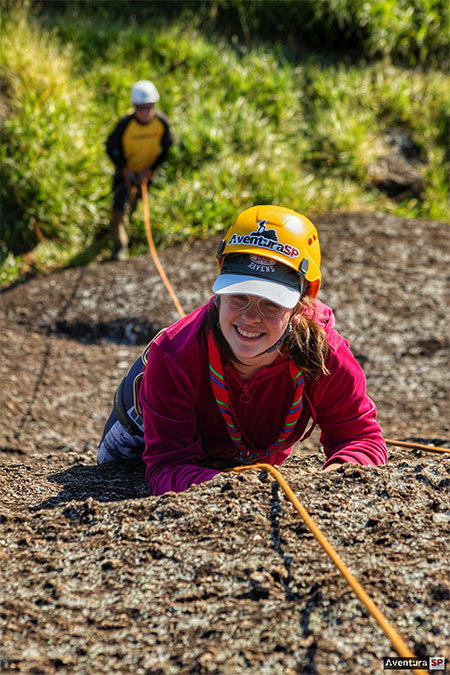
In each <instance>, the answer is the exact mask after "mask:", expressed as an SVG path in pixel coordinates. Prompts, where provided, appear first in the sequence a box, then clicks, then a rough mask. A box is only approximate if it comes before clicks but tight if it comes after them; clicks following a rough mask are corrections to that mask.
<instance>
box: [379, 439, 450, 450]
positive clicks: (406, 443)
mask: <svg viewBox="0 0 450 675" xmlns="http://www.w3.org/2000/svg"><path fill="white" fill-rule="evenodd" d="M383 438H384V437H383ZM384 440H385V443H386V444H387V445H398V447H399V448H417V450H427V451H428V452H444V453H445V452H446V453H447V454H450V449H449V448H438V447H436V446H435V445H424V444H423V443H413V442H412V441H394V440H392V439H391V438H385V439H384Z"/></svg>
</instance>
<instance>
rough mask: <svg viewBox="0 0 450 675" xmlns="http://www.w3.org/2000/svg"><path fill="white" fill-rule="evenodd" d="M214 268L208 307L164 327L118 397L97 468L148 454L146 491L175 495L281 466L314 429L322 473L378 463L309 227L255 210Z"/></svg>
mask: <svg viewBox="0 0 450 675" xmlns="http://www.w3.org/2000/svg"><path fill="white" fill-rule="evenodd" d="M217 259H218V262H219V266H220V273H219V275H218V277H217V279H216V281H215V283H214V285H213V292H214V295H213V297H212V298H211V299H210V301H209V302H208V303H207V304H206V305H203V306H202V307H199V308H198V309H196V310H195V311H193V312H192V313H191V314H189V315H188V316H186V317H184V318H181V319H180V320H178V321H177V322H176V323H174V324H173V325H171V326H169V327H168V328H166V329H164V330H163V331H161V332H160V333H159V334H158V335H157V336H156V337H155V338H154V339H153V341H152V342H151V343H150V345H149V346H148V347H147V348H146V350H145V351H144V355H143V357H142V358H139V359H138V360H137V361H136V362H135V363H134V364H133V366H132V367H131V368H130V371H129V372H128V374H127V375H126V376H125V378H124V380H123V381H122V383H121V385H120V387H119V388H118V390H117V391H116V395H115V405H114V409H113V411H112V413H111V415H110V417H109V420H108V422H107V424H106V426H105V430H104V434H103V438H102V440H101V442H100V445H99V448H98V456H97V457H98V462H99V463H100V464H101V463H103V462H109V461H119V462H120V461H121V462H124V461H127V460H130V459H139V458H142V459H143V461H144V462H145V464H146V478H147V482H148V485H149V491H150V494H152V495H159V494H162V493H164V492H167V491H171V490H173V491H175V492H180V491H183V490H186V489H187V488H188V487H189V486H191V485H193V484H196V483H201V482H202V481H205V480H210V479H212V478H214V476H215V475H217V473H218V472H219V471H220V470H224V469H227V468H230V467H233V466H237V465H239V464H248V463H256V462H264V463H269V464H273V465H275V464H276V465H279V464H282V463H283V462H284V461H285V459H286V458H287V457H288V455H289V454H290V453H291V451H292V449H293V445H294V443H296V442H298V441H300V442H301V441H302V440H304V439H306V438H307V437H308V436H309V435H310V434H311V432H312V429H313V428H314V426H315V425H316V424H317V425H318V426H319V427H320V429H321V436H320V441H321V443H322V446H323V450H324V453H325V463H324V466H323V470H324V471H331V470H333V469H336V468H338V467H339V466H341V464H343V463H345V462H351V463H355V464H362V465H366V466H374V465H378V464H386V462H387V449H386V444H385V442H384V440H383V437H382V433H381V429H380V426H379V424H378V422H377V420H376V408H375V405H374V403H373V402H372V401H371V399H370V398H369V397H368V395H367V393H366V380H365V376H364V374H363V371H362V370H361V367H360V366H359V364H358V362H357V361H356V359H355V358H354V356H353V354H352V352H351V351H350V348H349V345H348V342H347V340H345V339H344V338H343V337H342V336H341V335H340V334H339V333H338V332H337V330H336V329H335V326H334V324H335V320H334V315H333V311H332V310H331V309H330V307H328V306H327V305H325V304H324V303H323V302H321V301H320V300H319V299H318V298H317V294H318V292H319V288H320V283H321V270H320V263H321V256H320V246H319V235H318V232H317V230H316V228H315V227H314V225H313V224H312V223H311V222H310V221H309V220H308V219H307V218H306V217H305V216H303V215H301V214H299V213H296V212H295V211H292V210H291V209H287V208H284V207H281V206H267V205H264V206H254V207H252V208H249V209H246V210H245V211H243V212H242V213H241V214H240V215H239V216H238V218H237V219H236V221H235V222H234V223H233V225H232V226H231V227H230V229H229V230H228V232H227V234H226V235H225V238H224V239H223V240H222V241H221V242H220V244H219V248H218V252H217ZM186 264H187V265H188V264H189V261H188V260H187V261H186ZM342 281H343V283H345V270H344V271H343V279H342ZM133 392H134V398H133Z"/></svg>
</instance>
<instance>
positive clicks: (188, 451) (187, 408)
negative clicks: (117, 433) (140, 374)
mask: <svg viewBox="0 0 450 675" xmlns="http://www.w3.org/2000/svg"><path fill="white" fill-rule="evenodd" d="M139 397H140V403H141V406H142V413H143V418H144V438H145V450H144V453H143V455H142V459H143V460H144V462H145V464H146V473H145V475H146V479H147V482H148V486H149V491H150V494H151V495H160V494H163V493H164V492H168V491H171V490H172V491H174V492H182V491H183V490H186V489H187V488H188V487H189V486H190V485H193V484H194V483H202V482H203V481H206V480H209V479H211V478H213V477H214V476H215V475H217V474H218V473H219V471H216V470H213V469H207V468H205V467H203V466H201V461H202V460H205V453H204V452H203V449H202V444H201V438H200V434H199V432H198V428H197V419H196V409H195V402H196V395H195V383H193V382H192V381H191V379H190V378H189V376H188V374H187V373H186V372H185V371H184V370H183V369H182V368H181V367H180V365H179V363H178V362H177V361H175V360H174V359H173V358H172V357H171V356H170V355H169V354H167V353H166V352H165V351H163V349H162V348H161V346H160V345H159V344H158V343H153V344H152V346H151V348H150V352H149V357H148V365H147V367H146V369H145V375H144V378H143V381H142V386H141V388H140V393H139Z"/></svg>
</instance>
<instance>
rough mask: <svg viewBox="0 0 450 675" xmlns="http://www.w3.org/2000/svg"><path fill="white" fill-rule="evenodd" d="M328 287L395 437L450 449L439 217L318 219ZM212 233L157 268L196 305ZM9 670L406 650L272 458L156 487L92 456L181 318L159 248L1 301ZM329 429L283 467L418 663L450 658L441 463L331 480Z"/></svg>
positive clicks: (180, 665)
mask: <svg viewBox="0 0 450 675" xmlns="http://www.w3.org/2000/svg"><path fill="white" fill-rule="evenodd" d="M312 220H313V222H314V223H315V224H316V225H317V228H318V230H319V235H320V238H321V248H322V256H323V285H322V288H321V291H320V296H319V297H320V298H321V299H322V300H323V301H324V302H326V303H327V304H329V305H330V306H331V307H332V308H333V309H334V311H335V314H336V322H337V328H338V330H339V332H340V333H341V334H342V335H344V336H345V337H346V338H347V339H348V340H349V341H350V345H351V347H352V350H353V352H354V354H355V356H356V358H357V359H358V361H359V362H360V363H361V365H362V367H363V368H364V371H365V373H366V376H367V386H368V392H369V395H370V396H371V397H372V398H373V399H374V401H375V403H376V405H377V408H378V418H379V421H380V423H381V426H382V428H383V431H384V434H385V436H386V437H387V438H390V439H392V438H393V439H401V440H415V441H418V442H421V443H425V444H431V445H434V446H436V447H442V448H444V447H447V448H448V447H450V429H449V424H450V416H449V399H448V356H449V349H448V347H449V343H448V313H447V312H448V310H447V306H448V290H449V287H448V280H447V272H448V258H449V256H448V251H449V246H448V243H449V236H448V235H449V231H448V226H447V225H446V224H444V223H438V222H432V221H423V220H420V221H418V220H406V219H401V218H396V217H393V216H390V215H387V214H380V213H378V214H368V213H352V214H335V215H322V216H318V217H315V218H314V217H313V216H312ZM217 239H218V238H214V239H211V240H210V239H208V240H205V241H196V242H193V243H192V244H190V245H189V246H185V247H175V248H171V249H166V250H164V251H162V252H161V253H160V259H161V262H162V264H163V266H164V269H165V270H166V273H167V275H168V277H169V279H170V281H171V283H172V285H173V287H174V288H175V290H176V293H177V296H178V298H179V300H180V303H181V305H182V307H183V308H184V309H185V311H186V312H189V311H191V310H193V309H194V308H195V307H197V306H198V305H199V304H202V303H204V302H206V301H207V300H208V299H209V297H210V294H211V286H212V282H213V280H214V278H215V276H216V274H217V266H216V263H215V261H214V254H215V250H216V247H217ZM0 302H1V316H2V331H1V348H2V356H3V359H2V362H1V365H0V379H1V382H2V392H1V410H2V427H1V431H0V458H1V467H0V485H1V499H0V599H1V603H0V604H1V607H0V635H1V639H0V672H2V673H13V672H21V673H34V674H40V673H44V674H46V673H56V672H58V673H76V674H80V675H81V674H91V673H92V674H94V673H95V674H97V673H108V674H109V673H113V672H117V673H133V674H145V675H154V674H156V675H159V674H161V675H162V674H164V675H165V674H169V673H170V674H172V673H189V674H191V673H192V674H197V673H225V674H227V675H228V674H229V675H235V674H236V675H237V674H241V673H255V674H258V675H259V674H275V673H276V674H278V673H279V674H283V675H284V674H294V673H307V674H317V675H329V673H356V674H359V673H361V674H362V673H364V674H367V673H378V674H380V675H381V674H382V673H383V672H386V671H384V670H383V657H387V656H395V654H396V653H395V650H394V648H393V646H392V644H391V642H390V640H389V638H388V637H387V636H386V634H385V633H384V632H383V630H382V629H381V627H380V626H379V625H378V623H377V622H376V621H375V619H374V618H373V617H372V616H371V615H370V614H369V613H368V611H367V610H366V608H365V607H363V605H362V604H361V602H360V600H359V599H358V598H357V596H356V595H355V593H354V592H353V590H352V589H351V588H350V586H349V585H348V583H347V582H346V580H345V579H344V577H343V576H342V575H341V574H340V573H339V571H338V570H337V568H336V567H335V565H334V564H333V562H332V561H331V559H330V558H329V557H328V556H327V555H326V553H325V552H324V550H323V549H322V548H321V546H320V545H319V543H318V542H317V540H316V539H315V538H314V537H313V535H312V534H311V533H310V531H309V530H308V528H307V527H306V526H305V524H304V523H303V521H302V519H301V517H300V516H299V514H298V513H297V512H296V511H295V510H294V508H293V507H292V505H291V504H290V503H289V502H288V501H287V500H286V499H285V497H284V493H283V491H282V490H281V488H280V487H279V486H278V483H276V482H275V481H274V480H273V478H272V477H271V476H270V475H268V474H267V473H266V472H262V471H259V470H252V471H247V472H245V473H243V474H237V473H235V472H228V473H226V472H224V473H222V474H220V475H219V476H217V477H216V478H214V479H213V480H212V481H209V482H207V483H203V484H201V485H197V486H193V487H192V488H190V489H189V490H188V491H186V492H184V493H180V494H175V493H167V494H166V495H162V496H160V497H150V496H148V491H147V486H146V483H145V479H144V472H143V467H142V465H141V464H132V465H131V464H130V465H129V466H127V467H118V466H115V465H113V464H110V465H102V466H97V465H96V448H97V444H98V441H99V437H100V436H101V432H102V429H103V425H104V422H105V420H106V418H107V416H108V414H109V411H110V407H111V402H112V396H113V393H114V390H115V388H116V386H117V384H118V383H119V381H120V379H121V378H122V377H123V375H124V374H125V372H126V370H127V368H128V367H129V365H130V364H131V363H132V362H133V361H134V359H135V358H136V357H137V356H138V355H139V354H140V352H141V351H142V348H143V346H144V345H145V344H146V343H147V342H148V340H149V339H150V338H151V337H152V336H153V335H154V334H155V333H156V332H157V330H159V329H160V328H161V327H163V326H166V325H168V324H170V323H172V322H174V321H176V320H177V318H178V313H177V311H176V309H175V307H174V306H173V303H172V301H171V300H170V297H169V295H168V293H167V291H166V289H165V287H164V285H163V282H162V281H161V279H160V278H159V276H158V274H157V272H156V270H155V266H154V264H153V262H152V260H151V258H150V256H147V255H143V256H138V257H135V258H132V259H130V260H128V261H126V262H110V263H103V264H94V265H91V266H90V267H85V268H74V269H66V270H64V271H60V272H55V273H53V274H50V275H48V276H45V277H40V278H34V279H32V280H29V281H27V282H24V283H21V284H19V285H17V286H15V287H12V288H9V289H6V290H3V292H2V293H1V296H0ZM323 459H324V458H323V453H322V450H321V448H320V442H319V433H318V432H314V434H313V436H312V437H311V438H310V439H308V441H307V442H306V443H305V444H303V445H301V446H298V447H296V450H295V452H294V453H293V455H292V456H291V457H290V458H289V459H288V460H287V462H286V463H285V464H284V465H283V467H282V468H281V471H282V474H283V476H284V477H285V478H286V480H287V481H288V482H289V484H290V486H291V487H292V489H293V490H294V492H295V494H296V495H297V496H298V497H299V499H300V501H301V502H302V504H303V506H304V507H305V508H306V509H307V510H308V512H309V513H310V515H311V516H312V518H313V520H314V521H315V523H316V524H317V525H318V526H319V527H320V528H321V529H322V531H323V533H324V534H325V536H326V537H327V538H328V540H329V541H330V542H331V544H332V545H333V546H334V547H335V549H336V550H337V552H338V553H339V555H340V557H341V558H342V560H343V561H344V562H345V563H346V565H347V566H348V567H349V568H350V570H351V572H352V573H353V574H354V576H355V577H356V578H357V579H358V580H359V581H360V583H361V584H362V585H363V587H364V589H365V590H366V592H367V593H368V594H369V596H370V597H371V598H372V600H373V601H374V602H375V603H376V604H377V606H378V608H379V609H380V610H381V611H382V612H383V613H384V615H385V616H386V618H387V619H388V620H389V621H390V622H391V624H392V625H393V626H394V627H395V629H396V630H397V631H398V633H399V634H400V635H401V636H402V638H403V639H404V641H405V642H406V644H407V646H408V647H409V649H411V651H412V652H414V654H415V655H416V656H418V657H422V658H425V657H427V656H443V657H447V659H449V658H450V649H449V635H450V630H449V622H448V615H449V614H448V609H449V600H450V586H449V580H448V554H449V546H448V541H449V536H448V531H449V521H450V499H449V486H450V479H449V455H448V454H444V453H432V452H426V451H420V450H410V449H401V448H397V447H394V446H390V461H389V464H388V465H387V466H386V467H361V466H357V465H350V464H347V465H344V466H343V467H341V468H340V469H339V470H338V471H337V472H332V473H326V474H324V473H321V466H322V464H323Z"/></svg>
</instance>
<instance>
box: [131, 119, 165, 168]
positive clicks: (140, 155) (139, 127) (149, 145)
mask: <svg viewBox="0 0 450 675" xmlns="http://www.w3.org/2000/svg"><path fill="white" fill-rule="evenodd" d="M164 130H165V127H164V124H163V123H162V122H161V120H160V119H159V118H158V117H156V116H155V117H154V118H153V119H152V121H151V122H150V123H149V124H140V123H139V122H138V121H137V120H136V119H134V118H133V119H131V121H130V123H129V124H128V126H127V128H126V129H125V132H124V134H123V136H122V147H123V153H124V157H125V159H126V162H127V167H128V168H129V169H131V171H133V172H134V173H139V172H140V171H142V170H143V169H145V168H146V167H147V166H152V165H153V164H154V162H155V160H156V158H157V157H158V155H159V153H160V151H161V139H162V137H163V134H164Z"/></svg>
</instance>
